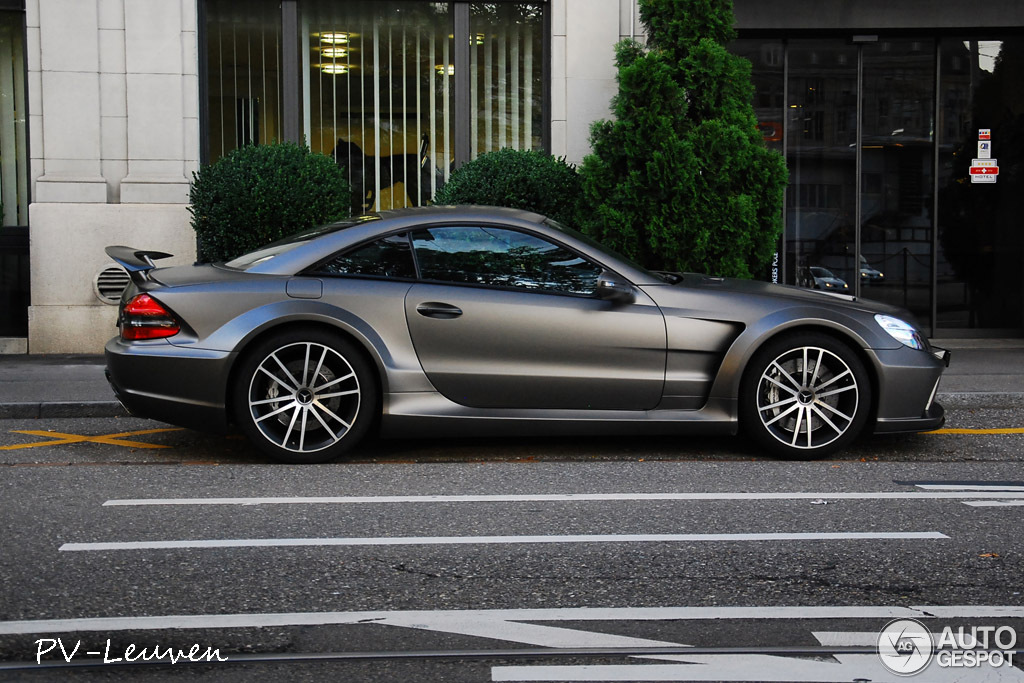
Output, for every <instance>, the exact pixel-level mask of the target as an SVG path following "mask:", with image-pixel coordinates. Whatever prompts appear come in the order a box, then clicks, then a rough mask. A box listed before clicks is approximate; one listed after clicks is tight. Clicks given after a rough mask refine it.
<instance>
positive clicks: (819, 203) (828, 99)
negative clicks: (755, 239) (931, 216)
mask: <svg viewBox="0 0 1024 683" xmlns="http://www.w3.org/2000/svg"><path fill="white" fill-rule="evenodd" d="M788 95H789V99H788V102H789V111H788V116H789V125H788V129H787V130H788V135H787V141H786V146H787V161H788V165H789V180H790V184H789V189H788V198H787V206H788V209H787V212H786V235H785V237H786V271H787V273H786V280H785V281H786V282H787V283H790V284H799V285H802V286H805V287H814V286H815V280H816V278H815V277H813V275H812V274H811V273H812V271H811V270H810V269H811V268H823V269H826V270H829V271H831V273H832V280H833V282H832V284H833V285H835V286H836V287H838V288H839V289H843V285H844V284H846V285H849V287H847V288H846V289H847V290H848V291H849V290H852V289H853V287H854V283H855V282H856V280H855V279H854V278H855V277H856V275H855V273H856V272H857V265H856V264H857V259H856V254H855V251H856V249H855V239H856V229H857V226H856V220H855V216H856V209H857V207H856V203H855V202H856V178H857V175H856V173H857V163H856V158H857V155H856V144H857V125H856V122H857V47H856V46H855V45H850V44H849V43H848V42H847V41H845V40H841V39H834V40H831V39H823V40H793V41H790V43H789V94H788ZM817 279H820V278H817Z"/></svg>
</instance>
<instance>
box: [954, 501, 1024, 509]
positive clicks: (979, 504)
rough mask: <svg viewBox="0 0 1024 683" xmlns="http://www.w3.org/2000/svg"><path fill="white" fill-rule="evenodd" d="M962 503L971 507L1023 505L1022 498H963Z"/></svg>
mask: <svg viewBox="0 0 1024 683" xmlns="http://www.w3.org/2000/svg"><path fill="white" fill-rule="evenodd" d="M964 505H970V506H971V507H976V508H1000V507H1020V506H1022V505H1024V500H976V501H966V500H965V501H964Z"/></svg>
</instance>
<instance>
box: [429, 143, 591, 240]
mask: <svg viewBox="0 0 1024 683" xmlns="http://www.w3.org/2000/svg"><path fill="white" fill-rule="evenodd" d="M580 196H581V190H580V178H579V175H578V174H577V173H576V169H575V167H573V166H571V165H569V164H567V163H565V159H564V158H556V157H553V156H551V155H549V154H546V153H544V152H537V151H533V150H519V149H512V148H510V147H506V148H504V149H501V150H498V151H497V152H487V153H486V154H481V155H480V156H478V157H477V158H476V159H473V160H472V161H470V162H467V163H465V164H463V165H462V166H461V167H459V168H458V169H457V170H456V171H455V172H454V173H452V175H451V177H450V178H449V180H448V182H447V183H445V185H444V187H442V188H441V189H440V190H438V191H437V194H436V195H435V196H434V203H435V204H483V205H490V206H507V207H510V208H513V209H526V210H529V211H536V212H537V213H541V214H544V215H545V216H548V217H550V218H554V219H555V220H556V221H559V222H561V223H565V224H566V225H569V226H575V224H576V223H577V207H578V206H579V201H580Z"/></svg>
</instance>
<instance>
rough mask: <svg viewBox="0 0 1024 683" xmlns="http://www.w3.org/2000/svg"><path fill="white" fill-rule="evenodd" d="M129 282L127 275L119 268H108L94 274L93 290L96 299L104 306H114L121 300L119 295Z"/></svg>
mask: <svg viewBox="0 0 1024 683" xmlns="http://www.w3.org/2000/svg"><path fill="white" fill-rule="evenodd" d="M130 282H131V278H130V277H128V273H127V272H126V271H125V269H124V268H121V267H120V266H109V267H107V268H104V269H103V270H101V271H100V272H99V273H97V274H96V279H95V280H94V281H93V289H94V290H95V291H96V298H98V299H99V300H100V301H102V302H103V303H105V304H112V305H113V304H116V303H118V302H119V301H120V300H121V293H122V292H123V291H124V290H125V287H127V286H128V283H130Z"/></svg>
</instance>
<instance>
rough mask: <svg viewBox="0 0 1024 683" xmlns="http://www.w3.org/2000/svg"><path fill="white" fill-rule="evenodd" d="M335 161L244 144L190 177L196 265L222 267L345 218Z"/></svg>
mask: <svg viewBox="0 0 1024 683" xmlns="http://www.w3.org/2000/svg"><path fill="white" fill-rule="evenodd" d="M350 194H351V192H350V190H349V185H348V180H346V178H345V176H344V173H343V172H342V170H341V169H339V168H338V166H337V164H335V163H334V159H332V158H330V157H329V156H325V155H323V154H313V153H311V152H310V151H309V149H308V148H307V147H304V146H300V145H296V144H294V143H291V142H281V143H273V144H269V145H247V146H245V147H241V148H239V149H236V150H234V151H233V152H230V153H228V154H227V155H225V156H223V157H221V158H220V159H218V160H217V161H216V162H214V163H212V164H210V165H209V166H204V167H203V168H201V169H200V170H199V172H198V173H194V174H193V175H192V188H191V190H190V192H189V200H190V206H189V212H190V213H191V214H192V227H193V228H194V229H195V231H196V236H197V238H198V241H199V260H200V261H227V260H230V259H233V258H235V257H236V256H241V255H242V254H245V253H247V252H250V251H253V250H255V249H258V248H259V247H262V246H263V245H265V244H269V243H270V242H273V241H275V240H279V239H281V238H283V237H287V236H288V235H291V234H293V233H296V232H299V231H301V230H305V229H307V228H311V227H313V226H316V225H322V224H324V223H330V222H332V221H336V220H340V219H342V218H345V217H346V216H348V215H349V211H350V205H351V200H350Z"/></svg>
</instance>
